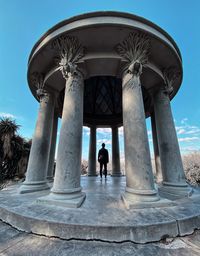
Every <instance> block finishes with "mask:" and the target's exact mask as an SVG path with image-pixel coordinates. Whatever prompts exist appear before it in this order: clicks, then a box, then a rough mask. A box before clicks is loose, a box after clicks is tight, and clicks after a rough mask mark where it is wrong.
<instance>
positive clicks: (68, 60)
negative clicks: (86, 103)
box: [38, 36, 85, 208]
mask: <svg viewBox="0 0 200 256" xmlns="http://www.w3.org/2000/svg"><path fill="white" fill-rule="evenodd" d="M53 47H56V48H57V49H58V50H59V51H60V58H61V59H60V63H59V65H60V70H61V72H62V75H63V77H64V79H65V80H66V84H65V96H64V104H63V112H62V121H61V129H60V138H59V144H58V151H57V162H56V171H55V177H54V183H53V188H52V189H51V193H50V194H49V195H48V196H45V197H42V198H39V199H38V201H39V202H43V203H45V202H47V203H48V204H49V203H50V204H55V205H61V206H67V207H73V208H74V207H79V206H80V205H81V204H82V202H83V201H84V199H85V193H82V192H81V190H82V188H81V185H80V175H81V152H82V127H83V86H84V84H83V75H82V73H81V72H80V71H79V69H78V67H77V65H76V62H77V61H78V60H79V59H80V58H81V57H82V56H83V52H82V51H83V47H82V46H81V45H80V44H79V42H78V40H77V38H75V37H67V36H61V37H60V38H57V39H56V40H55V41H54V42H53Z"/></svg>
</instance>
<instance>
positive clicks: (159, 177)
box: [151, 112, 162, 182]
mask: <svg viewBox="0 0 200 256" xmlns="http://www.w3.org/2000/svg"><path fill="white" fill-rule="evenodd" d="M151 129H152V138H153V149H154V161H155V170H156V180H157V182H161V181H162V169H161V162H160V154H159V148H158V138H157V131H156V123H155V114H154V112H153V113H152V114H151Z"/></svg>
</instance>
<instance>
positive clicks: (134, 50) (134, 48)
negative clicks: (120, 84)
mask: <svg viewBox="0 0 200 256" xmlns="http://www.w3.org/2000/svg"><path fill="white" fill-rule="evenodd" d="M116 51H117V52H118V54H119V55H120V56H121V57H123V58H124V59H125V60H126V61H127V63H128V64H127V71H128V72H130V73H133V71H134V69H135V68H134V67H135V64H136V63H140V64H141V65H142V66H143V65H145V64H146V63H147V62H148V56H149V53H150V39H149V38H148V36H147V35H146V34H144V33H142V32H135V33H130V34H129V36H128V37H127V38H126V39H125V40H124V41H123V42H122V43H120V44H118V45H117V46H116ZM142 66H141V68H142ZM141 72H142V70H140V73H141Z"/></svg>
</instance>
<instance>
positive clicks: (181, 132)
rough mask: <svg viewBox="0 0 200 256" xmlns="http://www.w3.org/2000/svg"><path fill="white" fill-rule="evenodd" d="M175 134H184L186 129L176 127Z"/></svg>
mask: <svg viewBox="0 0 200 256" xmlns="http://www.w3.org/2000/svg"><path fill="white" fill-rule="evenodd" d="M177 134H178V135H181V134H186V130H185V129H183V128H180V129H177Z"/></svg>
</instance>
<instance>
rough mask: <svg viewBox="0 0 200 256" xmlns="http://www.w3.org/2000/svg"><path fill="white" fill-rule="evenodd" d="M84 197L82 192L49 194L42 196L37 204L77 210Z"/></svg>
mask: <svg viewBox="0 0 200 256" xmlns="http://www.w3.org/2000/svg"><path fill="white" fill-rule="evenodd" d="M85 197H86V194H85V193H83V192H78V193H77V192H75V193H69V194H60V193H54V192H51V193H50V194H49V195H47V196H43V197H40V198H38V199H37V201H36V202H37V203H40V204H48V205H49V204H50V205H57V206H63V207H69V208H78V207H80V206H81V205H82V203H83V202H84V200H85Z"/></svg>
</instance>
